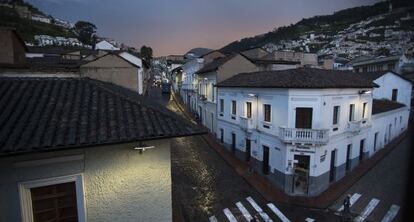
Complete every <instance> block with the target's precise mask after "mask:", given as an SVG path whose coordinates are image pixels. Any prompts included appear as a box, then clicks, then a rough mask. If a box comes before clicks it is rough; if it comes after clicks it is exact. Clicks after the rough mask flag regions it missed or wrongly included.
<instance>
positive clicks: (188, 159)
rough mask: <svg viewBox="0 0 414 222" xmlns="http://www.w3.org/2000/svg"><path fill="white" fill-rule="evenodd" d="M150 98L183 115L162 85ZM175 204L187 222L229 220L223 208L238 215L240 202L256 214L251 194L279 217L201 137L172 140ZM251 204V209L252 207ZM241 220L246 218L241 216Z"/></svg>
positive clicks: (310, 214)
mask: <svg viewBox="0 0 414 222" xmlns="http://www.w3.org/2000/svg"><path fill="white" fill-rule="evenodd" d="M150 97H151V98H153V99H155V100H156V101H158V102H159V103H161V104H163V105H164V106H166V107H167V108H169V109H171V110H173V111H175V112H178V114H181V115H183V114H182V113H181V112H180V110H179V109H178V107H177V106H176V104H175V102H174V101H173V100H171V99H170V96H169V95H165V94H161V92H160V90H159V88H153V89H151V91H150ZM171 145H172V157H171V159H172V183H173V185H172V186H173V205H175V208H177V205H178V207H179V208H180V209H181V213H182V215H183V217H184V219H185V220H186V221H208V218H209V217H210V216H212V215H215V216H216V218H217V219H218V221H227V219H226V218H225V215H224V214H223V210H224V209H226V208H228V209H229V210H230V211H231V212H233V214H234V216H235V217H236V218H240V217H242V215H241V214H240V215H238V214H237V212H239V210H238V207H237V206H236V203H237V202H239V201H240V202H241V203H242V204H244V206H245V207H246V208H247V210H248V211H249V212H250V213H251V214H252V215H254V213H253V212H255V209H253V208H251V206H249V203H248V202H247V201H246V198H247V197H251V198H252V199H253V200H254V201H255V202H256V203H257V204H258V205H260V206H261V208H262V209H263V211H264V212H266V213H267V214H268V215H269V217H270V218H275V219H274V220H276V221H278V219H277V216H276V215H275V213H274V212H272V211H271V210H270V209H269V208H268V207H266V204H267V203H266V201H265V200H264V199H263V197H262V196H261V195H260V194H259V193H258V192H257V191H256V190H255V189H254V188H253V187H251V186H250V184H248V183H247V182H246V181H245V180H244V179H243V177H241V176H240V175H239V174H237V172H236V171H235V170H234V169H233V168H232V167H231V166H229V165H228V164H227V163H226V162H225V161H224V160H223V159H222V158H221V156H219V155H218V154H217V153H216V152H215V151H214V150H213V149H211V148H210V147H209V146H208V144H207V143H206V142H205V141H204V140H203V138H202V137H201V136H197V137H185V138H178V139H173V140H172V144H171ZM276 205H277V207H278V208H279V209H280V210H281V211H282V212H283V214H285V215H286V216H287V217H288V218H289V219H290V220H291V221H305V219H306V218H312V219H315V220H316V221H335V219H336V218H335V217H333V216H332V214H330V213H327V212H326V211H321V210H309V209H304V208H298V207H292V206H283V205H278V204H276ZM249 207H250V208H249ZM239 221H244V219H241V220H239Z"/></svg>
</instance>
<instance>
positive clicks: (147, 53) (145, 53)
mask: <svg viewBox="0 0 414 222" xmlns="http://www.w3.org/2000/svg"><path fill="white" fill-rule="evenodd" d="M152 53H153V51H152V48H151V47H149V46H145V45H143V46H142V47H141V49H140V55H141V56H142V57H143V58H144V59H145V60H146V61H148V62H149V61H151V59H152Z"/></svg>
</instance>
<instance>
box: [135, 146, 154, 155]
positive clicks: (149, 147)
mask: <svg viewBox="0 0 414 222" xmlns="http://www.w3.org/2000/svg"><path fill="white" fill-rule="evenodd" d="M153 148H155V146H146V145H143V146H137V147H134V150H138V151H139V154H142V153H143V152H144V151H145V150H147V149H153Z"/></svg>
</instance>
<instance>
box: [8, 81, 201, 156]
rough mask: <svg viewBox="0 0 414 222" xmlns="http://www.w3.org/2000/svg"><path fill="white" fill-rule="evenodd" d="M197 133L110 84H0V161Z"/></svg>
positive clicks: (38, 82) (131, 94)
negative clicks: (0, 158) (1, 158)
mask: <svg viewBox="0 0 414 222" xmlns="http://www.w3.org/2000/svg"><path fill="white" fill-rule="evenodd" d="M203 132H204V131H202V130H201V129H200V128H198V127H197V126H196V125H194V124H191V123H189V122H188V121H186V120H184V119H182V118H181V117H179V116H178V115H176V114H174V113H172V112H171V111H169V110H167V109H166V108H163V107H160V106H159V105H157V104H154V103H152V102H149V101H147V100H146V99H145V98H143V97H140V96H138V95H137V94H136V93H134V92H132V91H130V90H128V89H125V88H123V87H120V86H116V85H114V84H110V83H104V82H101V81H97V80H91V79H84V78H6V77H1V78H0V155H11V154H19V153H28V152H39V151H49V150H62V149H69V148H77V147H89V146H97V145H104V144H118V143H126V142H134V141H143V140H152V139H162V138H170V137H179V136H188V135H194V134H200V133H203Z"/></svg>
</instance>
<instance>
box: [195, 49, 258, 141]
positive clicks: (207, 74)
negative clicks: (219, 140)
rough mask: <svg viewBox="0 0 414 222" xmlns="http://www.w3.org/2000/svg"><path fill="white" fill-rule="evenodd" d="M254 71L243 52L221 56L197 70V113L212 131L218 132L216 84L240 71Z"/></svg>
mask: <svg viewBox="0 0 414 222" xmlns="http://www.w3.org/2000/svg"><path fill="white" fill-rule="evenodd" d="M210 55H212V54H210ZM218 55H219V54H218ZM221 55H222V54H221ZM207 56H208V55H205V56H204V58H205V59H206V57H207ZM207 61H208V60H207ZM254 71H257V67H256V65H255V64H254V63H252V62H251V61H250V60H249V59H247V58H246V57H245V56H243V55H241V54H235V55H231V56H227V57H221V56H219V57H217V58H216V59H213V60H211V61H210V62H208V63H206V64H205V65H204V66H203V68H201V69H200V70H198V71H197V72H196V81H195V82H196V84H197V90H196V102H197V109H196V113H197V115H198V117H199V121H200V122H201V123H202V124H203V125H204V126H205V127H207V128H208V129H209V130H210V132H212V133H213V134H216V133H217V96H218V94H217V88H216V85H217V84H218V83H220V82H221V81H224V80H226V79H228V78H230V77H232V76H234V75H236V74H238V73H242V72H254Z"/></svg>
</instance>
